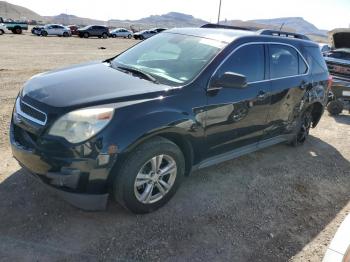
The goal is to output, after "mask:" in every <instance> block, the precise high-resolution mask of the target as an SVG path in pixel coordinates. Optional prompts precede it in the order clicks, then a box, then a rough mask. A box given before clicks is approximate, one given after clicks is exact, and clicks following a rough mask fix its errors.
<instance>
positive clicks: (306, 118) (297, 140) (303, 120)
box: [290, 107, 312, 146]
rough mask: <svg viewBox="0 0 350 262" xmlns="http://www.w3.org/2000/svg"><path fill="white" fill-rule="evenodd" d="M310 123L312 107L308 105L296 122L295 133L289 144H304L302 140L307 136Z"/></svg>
mask: <svg viewBox="0 0 350 262" xmlns="http://www.w3.org/2000/svg"><path fill="white" fill-rule="evenodd" d="M311 125H312V107H309V108H308V109H306V111H305V112H304V113H303V114H302V115H301V117H300V119H299V121H298V124H297V129H296V130H297V131H296V134H295V135H294V137H293V139H292V141H291V143H290V144H291V145H293V146H299V145H302V144H304V142H305V141H306V139H307V138H308V136H309V132H310V128H311Z"/></svg>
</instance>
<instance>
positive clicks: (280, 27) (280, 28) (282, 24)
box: [280, 22, 286, 32]
mask: <svg viewBox="0 0 350 262" xmlns="http://www.w3.org/2000/svg"><path fill="white" fill-rule="evenodd" d="M285 23H286V22H283V23H282V24H281V27H280V32H281V31H282V28H283V26H284V24H285Z"/></svg>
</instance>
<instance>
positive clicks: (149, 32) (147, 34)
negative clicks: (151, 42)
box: [134, 30, 157, 40]
mask: <svg viewBox="0 0 350 262" xmlns="http://www.w3.org/2000/svg"><path fill="white" fill-rule="evenodd" d="M156 34H157V32H156V31H153V30H143V31H140V32H137V33H135V34H134V38H135V39H140V40H144V39H147V38H150V37H152V36H154V35H156Z"/></svg>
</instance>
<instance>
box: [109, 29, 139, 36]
mask: <svg viewBox="0 0 350 262" xmlns="http://www.w3.org/2000/svg"><path fill="white" fill-rule="evenodd" d="M110 35H111V36H112V37H124V38H131V37H132V36H133V35H134V33H133V32H131V31H130V30H127V29H125V28H116V29H114V30H112V31H111V33H110Z"/></svg>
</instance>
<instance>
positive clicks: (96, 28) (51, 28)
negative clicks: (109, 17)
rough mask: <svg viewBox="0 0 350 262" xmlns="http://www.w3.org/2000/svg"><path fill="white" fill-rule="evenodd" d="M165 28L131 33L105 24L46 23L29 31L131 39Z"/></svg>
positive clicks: (42, 34) (59, 34)
mask: <svg viewBox="0 0 350 262" xmlns="http://www.w3.org/2000/svg"><path fill="white" fill-rule="evenodd" d="M164 30H166V29H165V28H153V29H150V30H143V31H141V32H137V33H133V32H132V31H131V30H128V29H125V28H115V29H112V30H110V29H109V28H108V27H106V26H101V25H89V26H85V27H82V28H78V27H77V26H75V25H69V26H63V25H58V24H48V25H45V26H35V27H33V28H32V30H31V32H32V34H35V35H40V36H48V35H57V36H66V37H67V36H71V35H77V36H79V37H81V38H89V37H98V38H108V37H113V38H117V37H122V38H129V39H131V38H132V37H134V38H135V39H140V40H144V39H147V38H150V37H151V36H154V35H156V34H158V33H160V32H162V31H164Z"/></svg>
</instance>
